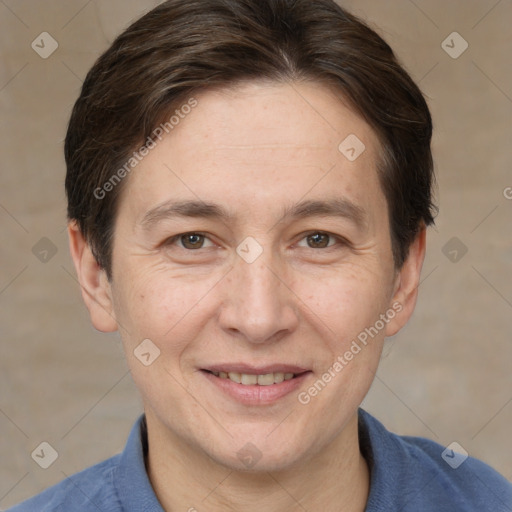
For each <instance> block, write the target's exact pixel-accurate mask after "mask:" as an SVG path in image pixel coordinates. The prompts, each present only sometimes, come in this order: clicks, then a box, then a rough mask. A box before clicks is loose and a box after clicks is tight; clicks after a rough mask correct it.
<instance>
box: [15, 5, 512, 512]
mask: <svg viewBox="0 0 512 512" xmlns="http://www.w3.org/2000/svg"><path fill="white" fill-rule="evenodd" d="M431 132H432V124H431V119H430V114H429V111H428V108H427V105H426V103H425V101H424V99H423V97H422V95H421V92H420V91H419V89H418V88H417V86H416V85H415V84H414V83H413V82H412V80H411V79H410V77H409V76H408V75H407V73H406V72H405V71H404V70H403V69H402V68H401V67H400V66H399V64H398V63H397V62H396V59H395V57H394V55H393V53H392V51H391V50H390V48H389V47H388V46H387V44H386V43H385V42H384V41H383V40H382V39H381V38H380V37H379V36H378V35H377V34H375V33H374V32H373V31H371V30H370V29H369V28H368V27H366V26H365V25H364V24H362V23H361V22H359V21H358V20H357V19H356V18H354V17H353V16H351V15H350V14H348V13H347V12H345V11H344V10H342V9H341V8H340V7H338V6H337V5H336V4H335V3H334V2H333V1H331V0H296V1H292V0H170V1H168V2H165V3H164V4H162V5H160V6H159V7H157V8H156V9H154V10H153V11H151V12H150V13H148V14H147V15H146V16H144V17H143V18H142V19H141V20H139V21H137V22H136V23H134V24H133V25H132V26H131V27H130V28H128V29H127V30H126V31H125V32H124V33H123V34H121V36H119V38H118V39H117V40H116V41H115V42H114V43H113V45H112V46H111V48H110V49H109V50H107V52H106V53H105V54H104V55H103V56H102V57H101V58H100V59H99V60H98V62H97V63H96V64H95V65H94V67H93V69H92V70H91V71H90V73H89V74H88V76H87V79H86V81H85V83H84V86H83V89H82V92H81V95H80V98H79V99H78V101H77V103H76V105H75V108H74V111H73V114H72V117H71V121H70V125H69V129H68V134H67V138H66V162H67V166H68V173H67V177H66V190H67V194H68V204H69V208H68V214H69V220H70V223H69V236H70V247H71V253H72V257H73V260H74V263H75V266H76V270H77V274H78V277H79V280H80V284H81V286H82V290H83V298H84V301H85V303H86V305H87V307H88V309H89V312H90V315H91V320H92V322H93V324H94V326H95V327H96V328H97V329H99V330H101V331H105V332H112V331H116V330H118V331H119V332H120V334H121V337H122V339H123V345H124V348H125V352H126V357H127V361H128V364H129V367H130V369H131V373H132V376H133V378H134V380H135V383H136V385H137V387H138V388H139V390H140V392H141V395H142V398H143V402H144V412H145V414H144V416H143V417H141V418H140V419H139V420H138V422H137V423H136V424H135V426H134V429H133V430H132V434H131V436H130V439H129V441H128V444H127V447H126V450H125V451H124V452H123V454H122V455H120V456H117V457H114V458H112V459H109V460H108V461H105V462H103V463H101V464H100V465H98V466H95V467H93V468H90V469H88V470H86V471H85V472H83V473H80V474H78V475H76V476H74V477H71V478H70V479H67V480H65V481H64V482H62V483H61V484H59V485H58V486H56V487H54V488H52V489H49V490H47V491H46V492H45V493H43V494H41V495H39V496H37V497H35V498H34V499H33V500H32V501H29V502H27V503H26V504H25V505H21V506H20V508H19V509H15V510H18V511H24V510H65V511H74V510H80V511H84V510H87V511H88V510H105V511H114V510H115V511H118V510H119V511H120V510H126V511H137V512H138V511H141V510H155V511H156V510H166V511H171V510H172V511H174V510H189V511H191V510H197V511H202V510H207V511H213V512H217V511H226V510H227V511H231V510H232V511H240V510H244V511H253V510H265V511H270V512H273V511H276V512H277V511H289V510H293V511H295V510H311V511H313V510H315V511H316V510H325V511H339V510H344V511H362V510H367V511H368V512H372V511H376V510H393V511H395V510H411V511H415V512H418V511H419V512H421V511H427V510H428V511H431V510H436V511H438V510H441V511H442V510H450V511H451V510H475V511H476V510H478V511H480V510H493V511H509V510H511V509H512V491H511V487H510V485H509V484H508V483H507V482H506V481H505V479H503V478H502V477H501V476H499V475H498V474H497V473H495V472H494V471H493V470H492V469H490V468H489V467H488V466H486V465H484V464H483V463H481V462H479V461H477V460H474V459H468V460H466V461H465V462H464V464H463V465H461V466H460V468H458V469H457V470H452V468H450V467H449V466H447V465H446V464H445V462H444V461H443V460H442V459H441V452H442V450H443V448H442V447H441V446H439V445H437V444H435V443H433V442H431V441H427V440H424V439H419V438H418V439H416V438H401V437H399V436H395V435H393V434H391V433H389V432H387V431H386V430H385V429H384V427H383V426H382V425H381V424H380V423H379V422H377V421H376V420H375V419H374V418H372V417H371V416H370V415H368V414H367V413H365V412H364V411H362V410H360V409H359V405H360V404H361V402H362V400H363V398H364V396H365V395H366V393H367V391H368V389H369V387H370V385H371V382H372V380H373V377H374V375H375V372H376V369H377V366H378V362H379V358H380V355H381V351H382V344H383V341H384V338H385V337H386V336H391V335H393V334H395V333H396V332H397V331H398V330H400V328H401V327H403V325H405V323H406V322H407V321H408V319H409V317H410V315H411V314H412V311H413V310H414V306H415V302H416V296H417V290H418V284H419V277H420V272H421V267H422V263H423V258H424V254H425V230H426V227H427V226H428V225H429V224H431V223H432V222H433V210H434V207H433V205H432V201H431V183H432V157H431V152H430V138H431ZM365 334H366V336H365Z"/></svg>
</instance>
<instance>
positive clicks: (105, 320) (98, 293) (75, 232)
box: [68, 221, 117, 332]
mask: <svg viewBox="0 0 512 512" xmlns="http://www.w3.org/2000/svg"><path fill="white" fill-rule="evenodd" d="M68 236H69V249H70V252H71V257H72V259H73V263H74V264H75V269H76V273H77V275H78V281H79V283H80V288H81V289H82V298H83V300H84V302H85V305H86V306H87V309H88V310H89V315H90V317H91V322H92V324H93V325H94V327H95V328H96V329H97V330H98V331H101V332H114V331H117V322H116V319H115V316H114V310H113V302H112V293H111V286H110V283H109V281H108V279H107V276H106V272H105V270H103V269H102V268H101V267H100V265H99V264H98V262H97V261H96V258H95V257H94V255H93V254H92V251H91V248H90V246H89V244H88V243H87V241H86V240H85V239H84V237H83V235H82V233H81V232H80V229H79V228H78V226H77V224H76V222H74V221H72V222H70V223H69V224H68Z"/></svg>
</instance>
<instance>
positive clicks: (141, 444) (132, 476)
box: [8, 409, 512, 512]
mask: <svg viewBox="0 0 512 512" xmlns="http://www.w3.org/2000/svg"><path fill="white" fill-rule="evenodd" d="M359 437H360V447H361V452H362V453H363V455H364V457H365V458H366V460H367V461H368V464H369V467H370V471H371V483H370V495H369V497H368V503H367V507H366V512H398V511H400V512H484V511H485V512H487V511H489V512H512V484H510V483H509V482H508V481H507V480H506V479H505V478H503V477H502V476H501V475H500V474H498V473H497V472H496V471H494V470H493V469H492V468H490V467H489V466H487V465H486V464H484V463H483V462H481V461H479V460H477V459H474V458H472V457H469V458H467V459H466V460H464V461H463V462H462V464H460V466H459V467H457V468H456V469H454V468H453V467H452V466H455V465H457V463H459V462H460V461H461V459H460V458H457V457H458V456H457V455H456V454H455V453H454V452H453V451H448V452H445V448H444V447H443V446H441V445H439V444H437V443H435V442H433V441H430V440H428V439H424V438H420V437H406V436H398V435H396V434H393V433H391V432H388V431H387V430H386V429H385V428H384V426H383V425H382V424H381V423H380V422H379V421H377V420H376V419H375V418H373V417H372V416H371V415H370V414H368V413H367V412H365V411H363V410H362V409H359ZM443 452H445V454H444V456H442V454H443ZM146 453H147V436H146V426H145V418H144V416H141V417H140V418H139V419H138V420H137V422H136V423H135V425H134V426H133V428H132V431H131V433H130V436H129V438H128V442H127V444H126V448H125V449H124V451H123V453H121V454H119V455H116V456H114V457H112V458H110V459H108V460H106V461H104V462H101V463H100V464H97V465H95V466H93V467H91V468H88V469H86V470H84V471H82V472H80V473H77V474H76V475H74V476H71V477H69V478H67V479H66V480H63V481H62V482H60V483H59V484H57V485H55V486H53V487H51V488H49V489H47V490H46V491H44V492H42V493H41V494H38V495H37V496H35V497H33V498H31V499H29V500H27V501H25V502H23V503H22V504H20V505H17V506H15V507H13V508H11V509H9V511H8V512H50V511H51V512H121V511H122V512H163V508H162V506H161V505H160V503H159V502H158V499H157V497H156V495H155V493H154V491H153V488H152V487H151V483H150V481H149V478H148V475H147V473H146V469H145V462H144V460H145V454H146ZM443 457H444V458H443ZM447 461H448V462H450V463H451V465H450V464H449V463H448V462H447ZM191 506H193V504H192V505H191ZM203 508H204V507H203Z"/></svg>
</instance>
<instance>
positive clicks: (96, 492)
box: [7, 455, 122, 512]
mask: <svg viewBox="0 0 512 512" xmlns="http://www.w3.org/2000/svg"><path fill="white" fill-rule="evenodd" d="M119 459H120V455H116V456H114V457H112V458H110V459H107V460H105V461H103V462H100V463H99V464H96V465H95V466H92V467H90V468H87V469H85V470H83V471H81V472H80V473H77V474H75V475H73V476H70V477H68V478H66V479H65V480H63V481H62V482H60V483H58V484H56V485H54V486H53V487H50V488H48V489H46V490H45V491H43V492H42V493H40V494H38V495H36V496H34V497H33V498H30V499H28V500H27V501H24V502H23V503H20V504H19V505H16V506H15V507H13V508H10V509H9V510H8V511H7V512H35V511H37V512H73V511H80V512H89V511H91V512H98V510H102V511H105V512H116V511H121V510H122V509H121V506H120V503H119V498H118V497H117V493H116V490H115V486H114V473H115V471H116V468H117V467H118V464H119Z"/></svg>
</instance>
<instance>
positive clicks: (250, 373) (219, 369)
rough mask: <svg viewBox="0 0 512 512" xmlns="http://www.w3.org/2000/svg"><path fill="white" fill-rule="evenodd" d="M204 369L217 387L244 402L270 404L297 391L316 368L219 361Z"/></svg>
mask: <svg viewBox="0 0 512 512" xmlns="http://www.w3.org/2000/svg"><path fill="white" fill-rule="evenodd" d="M201 373H202V374H203V375H204V376H205V377H206V379H207V380H208V381H209V382H210V383H211V384H213V386H214V388H215V389H217V390H218V391H220V392H221V393H222V394H223V395H227V396H229V397H230V398H232V399H235V400H236V401H237V402H240V403H242V404H244V405H268V404H271V403H274V402H276V401H277V400H278V399H280V398H283V397H284V396H286V395H288V394H290V393H292V392H293V391H297V390H298V389H299V388H300V387H301V386H303V385H304V381H305V380H306V379H307V378H308V377H309V375H310V374H312V373H313V372H312V371H311V370H306V369H304V368H300V367H298V366H289V365H271V366H266V367H259V368H255V367H251V366H247V365H243V364H241V365H219V366H216V367H211V368H203V369H202V370H201Z"/></svg>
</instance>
